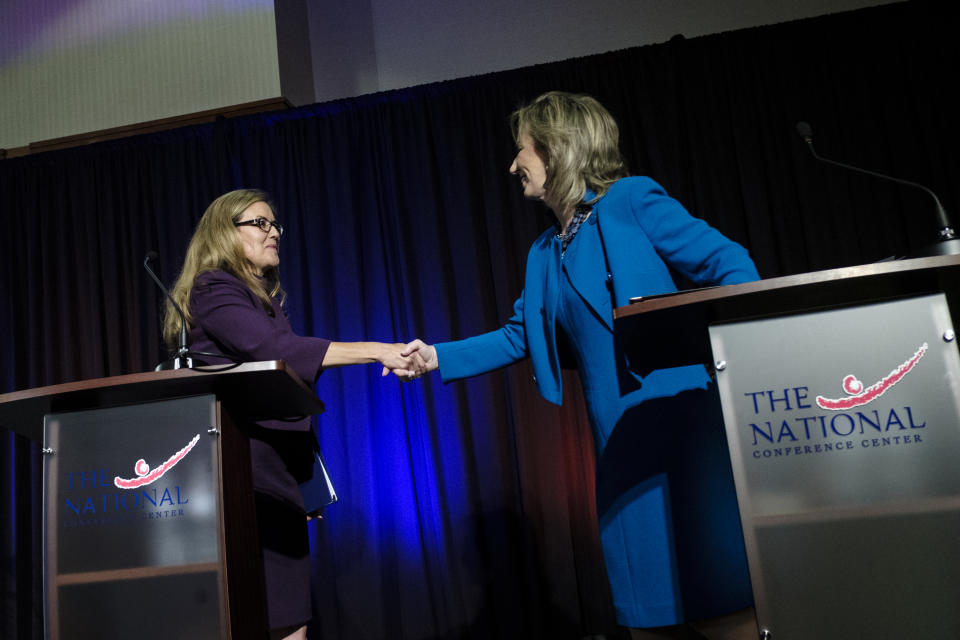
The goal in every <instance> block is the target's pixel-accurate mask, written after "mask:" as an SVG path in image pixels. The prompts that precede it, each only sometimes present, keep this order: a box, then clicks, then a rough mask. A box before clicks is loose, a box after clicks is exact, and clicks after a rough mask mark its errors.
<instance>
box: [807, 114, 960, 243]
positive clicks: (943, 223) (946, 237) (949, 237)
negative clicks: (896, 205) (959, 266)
mask: <svg viewBox="0 0 960 640" xmlns="http://www.w3.org/2000/svg"><path fill="white" fill-rule="evenodd" d="M797 133H798V134H800V137H801V138H803V141H804V142H806V143H807V148H809V149H810V153H811V154H813V157H814V158H816V159H817V160H819V161H820V162H825V163H827V164H832V165H834V166H837V167H843V168H844V169H849V170H851V171H857V172H859V173H865V174H867V175H868V176H873V177H875V178H882V179H883V180H890V181H892V182H896V183H898V184H905V185H907V186H910V187H916V188H917V189H923V190H924V191H926V192H927V193H928V194H930V197H931V198H933V202H934V206H935V210H934V211H935V214H936V216H937V226H938V230H937V240H938V242H939V243H944V244H942V245H940V246H937V245H934V246H933V247H927V248H925V249H924V250H922V251H921V254H922V255H942V254H947V253H960V250H958V249H960V248H958V247H956V246H954V245H956V244H957V242H958V240H957V236H956V234H955V233H954V231H953V227H952V226H951V224H950V218H949V216H947V211H946V209H944V208H943V205H942V204H940V198H938V197H937V194H935V193H934V192H933V191H931V190H930V189H928V188H927V187H925V186H923V185H922V184H917V183H916V182H910V181H909V180H901V179H900V178H894V177H892V176H888V175H884V174H882V173H877V172H876V171H870V170H869V169H861V168H860V167H854V166H853V165H849V164H844V163H843V162H837V161H836V160H830V159H829V158H823V157H821V156H820V155H819V154H818V153H817V150H816V149H814V147H813V128H812V127H811V126H810V124H809V123H807V122H803V121H800V122H798V123H797ZM947 241H950V242H949V243H948V242H947Z"/></svg>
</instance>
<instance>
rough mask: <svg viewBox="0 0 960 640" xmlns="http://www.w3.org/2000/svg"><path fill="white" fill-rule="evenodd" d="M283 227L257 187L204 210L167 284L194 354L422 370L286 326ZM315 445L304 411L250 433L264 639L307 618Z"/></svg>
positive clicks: (307, 371) (301, 634)
mask: <svg viewBox="0 0 960 640" xmlns="http://www.w3.org/2000/svg"><path fill="white" fill-rule="evenodd" d="M282 234H283V227H282V226H281V225H280V224H279V223H278V222H277V220H276V216H275V213H274V208H273V206H272V205H271V204H270V202H269V199H268V197H267V195H266V194H265V193H263V192H262V191H257V190H254V189H241V190H238V191H231V192H230V193H226V194H224V195H222V196H220V197H219V198H217V199H216V200H214V201H213V203H212V204H211V205H210V206H209V208H207V211H206V213H204V214H203V217H202V218H201V219H200V222H199V223H197V229H196V231H195V232H194V234H193V238H192V239H191V240H190V244H189V246H188V247H187V255H186V258H185V259H184V265H183V270H182V271H181V273H180V277H179V278H178V279H177V282H176V284H175V285H174V287H173V291H172V296H173V298H174V299H175V300H176V301H177V303H178V304H179V305H180V306H181V308H183V310H184V312H185V314H186V318H187V323H188V325H189V327H188V329H189V335H190V340H191V348H192V349H193V350H194V351H202V352H207V353H222V354H224V358H223V360H222V361H223V362H230V361H236V360H240V361H258V360H283V361H284V362H286V364H287V365H288V366H289V367H290V368H291V369H293V370H294V371H295V372H296V373H297V375H299V376H300V378H302V379H303V380H304V381H305V382H307V383H309V384H312V383H313V382H315V381H316V379H317V376H319V375H320V373H321V371H323V370H324V369H328V368H330V367H339V366H344V365H349V364H361V363H371V362H379V363H380V364H381V365H383V367H384V374H386V373H387V370H388V369H389V370H392V371H393V372H394V373H397V374H398V376H399V377H400V378H401V379H406V378H409V377H412V376H414V375H418V374H419V373H422V372H423V370H422V368H418V367H417V363H421V364H422V360H420V359H419V356H413V357H404V356H402V355H401V354H400V352H401V351H402V349H403V345H397V344H384V343H380V342H333V341H330V340H326V339H324V338H313V337H306V336H298V335H296V334H295V333H293V331H292V329H291V328H290V322H289V321H288V320H287V316H286V314H285V313H284V311H283V307H282V305H283V301H284V292H283V289H282V288H281V287H280V280H279V276H278V273H277V266H278V265H279V263H280V257H279V253H278V251H279V241H280V236H281V235H282ZM179 333H180V318H179V315H178V314H177V313H176V312H175V311H174V310H173V307H172V305H171V304H170V303H169V302H168V303H167V312H166V318H165V321H164V327H163V335H164V339H165V340H166V342H167V344H168V345H170V346H171V347H174V346H175V345H176V344H177V337H178V335H179ZM207 360H213V359H211V358H207ZM315 447H316V439H315V436H314V434H313V431H312V430H311V428H310V419H309V418H304V419H302V420H299V421H296V422H283V421H263V422H260V423H258V424H257V425H256V426H255V427H253V429H252V431H251V433H250V457H251V466H252V471H253V488H254V495H255V498H256V505H257V521H258V533H259V539H260V546H261V549H262V552H263V567H264V575H265V579H266V589H267V613H268V620H269V626H270V637H271V639H274V638H276V639H279V638H293V639H297V638H300V639H305V638H306V629H307V627H306V623H307V622H308V621H309V619H310V617H311V607H310V559H309V544H308V540H307V519H306V514H305V510H304V503H303V498H302V497H301V494H300V490H299V483H301V482H304V481H306V480H308V479H309V478H310V475H311V473H312V469H313V461H314V450H315Z"/></svg>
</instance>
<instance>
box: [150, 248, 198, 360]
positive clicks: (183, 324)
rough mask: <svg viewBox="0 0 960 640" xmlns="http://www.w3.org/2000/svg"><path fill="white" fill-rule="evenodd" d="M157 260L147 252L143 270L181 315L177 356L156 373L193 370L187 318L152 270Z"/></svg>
mask: <svg viewBox="0 0 960 640" xmlns="http://www.w3.org/2000/svg"><path fill="white" fill-rule="evenodd" d="M156 259H157V254H156V253H155V252H153V251H149V252H147V255H146V257H145V258H144V259H143V268H144V269H146V270H147V273H149V274H150V277H151V278H153V281H154V282H156V283H157V286H158V287H160V290H161V291H163V293H164V294H165V295H166V296H167V299H168V300H170V303H171V304H172V305H173V308H174V309H175V310H176V311H177V313H178V314H179V315H180V338H179V341H178V345H177V351H176V354H175V355H174V356H173V357H172V358H170V359H169V360H164V361H163V362H161V363H160V364H158V365H157V366H156V368H155V369H154V371H168V370H170V369H192V368H193V366H194V364H193V358H191V357H190V353H191V352H190V348H189V347H188V346H187V317H186V316H185V315H184V313H183V309H181V308H180V305H178V304H177V301H176V300H174V299H173V296H172V295H170V292H169V291H168V290H167V288H166V287H165V286H163V283H162V282H160V278H158V277H157V274H155V273H154V272H153V269H151V268H150V263H151V262H153V261H154V260H156ZM197 364H206V363H204V362H199V361H198V362H197Z"/></svg>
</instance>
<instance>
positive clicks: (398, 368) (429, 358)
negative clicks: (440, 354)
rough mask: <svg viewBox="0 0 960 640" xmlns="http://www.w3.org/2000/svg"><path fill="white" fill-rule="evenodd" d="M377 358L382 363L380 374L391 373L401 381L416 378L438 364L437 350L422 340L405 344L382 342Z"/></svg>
mask: <svg viewBox="0 0 960 640" xmlns="http://www.w3.org/2000/svg"><path fill="white" fill-rule="evenodd" d="M377 359H378V360H379V362H380V364H382V365H383V371H382V372H381V375H384V376H385V375H387V374H389V373H393V374H394V375H395V376H397V378H399V379H400V380H401V381H403V382H409V381H410V380H416V379H417V378H419V377H420V376H422V375H423V374H425V373H429V372H431V371H433V370H434V369H436V368H437V367H438V366H439V363H438V362H437V350H436V349H435V348H434V347H433V346H432V345H429V344H426V343H425V342H424V341H423V340H414V341H413V342H409V343H407V344H403V343H396V344H384V345H383V352H382V353H381V356H380V357H379V358H377Z"/></svg>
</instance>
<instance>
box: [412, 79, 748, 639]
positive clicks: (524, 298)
mask: <svg viewBox="0 0 960 640" xmlns="http://www.w3.org/2000/svg"><path fill="white" fill-rule="evenodd" d="M511 127H512V130H513V135H514V138H515V140H516V143H517V147H518V151H517V155H516V157H515V158H514V160H513V164H512V165H511V166H510V173H512V174H513V175H515V176H517V177H518V178H519V179H520V183H521V185H522V187H523V193H524V196H526V197H527V198H531V199H535V200H540V201H542V202H543V203H544V204H545V205H546V206H547V207H549V208H550V209H551V210H552V211H553V213H554V215H555V216H556V225H555V228H553V229H549V230H547V231H545V232H544V233H543V234H542V235H541V236H540V237H539V238H537V240H536V241H535V242H534V243H533V246H532V247H531V249H530V253H529V256H528V258H527V269H526V280H525V286H524V290H523V293H522V294H521V295H520V298H519V299H518V300H517V301H516V303H515V304H514V313H513V316H512V317H511V318H510V319H509V320H508V321H507V323H506V324H505V325H504V326H503V327H502V328H500V329H498V330H496V331H492V332H490V333H486V334H483V335H479V336H476V337H473V338H468V339H466V340H458V341H455V342H447V343H441V344H435V345H432V346H430V345H427V344H425V343H423V342H421V341H419V340H417V341H414V342H412V343H410V345H408V350H407V352H405V353H404V355H407V354H408V353H412V352H414V351H419V353H420V355H421V356H422V357H423V358H424V360H425V361H426V364H427V368H428V369H429V370H433V369H437V368H439V369H440V374H441V376H442V378H443V380H444V382H449V381H451V380H457V379H461V378H466V377H469V376H474V375H477V374H480V373H485V372H488V371H492V370H494V369H498V368H500V367H503V366H505V365H508V364H511V363H513V362H517V361H518V360H521V359H523V358H527V357H529V358H530V359H531V360H532V363H533V369H534V374H535V380H536V384H537V387H538V389H539V391H540V394H541V395H542V396H543V397H544V398H546V399H547V400H549V401H550V402H553V403H555V404H560V402H561V398H562V391H561V376H560V359H559V355H558V346H559V345H560V344H562V343H566V344H567V345H568V347H569V349H570V351H571V352H572V353H573V356H574V358H575V359H576V362H577V365H578V369H579V372H580V379H581V381H582V384H583V393H584V397H585V399H586V404H587V412H588V414H589V417H590V423H591V425H592V428H593V434H594V439H595V451H596V453H597V456H598V458H599V459H598V461H597V506H598V515H599V518H600V523H599V524H600V537H601V543H602V546H603V553H604V558H605V561H606V568H607V574H608V577H609V579H610V585H611V588H612V592H613V597H614V605H615V607H616V611H617V619H618V621H619V622H620V623H621V624H623V625H624V626H627V627H630V628H631V634H632V636H633V637H634V638H689V637H701V638H702V637H708V638H741V637H742V638H756V626H755V622H754V620H753V615H752V610H751V609H749V607H750V606H751V604H752V598H751V593H750V586H749V580H748V575H747V568H746V559H745V554H744V549H743V538H742V533H741V530H740V522H739V516H738V512H737V506H736V495H735V492H734V487H733V478H732V473H731V469H730V462H729V458H728V454H727V448H726V441H725V438H724V435H723V426H722V418H721V413H720V407H719V400H718V396H717V392H716V389H715V388H714V384H713V382H712V380H711V378H710V376H709V375H708V373H707V371H706V369H705V368H704V367H703V366H689V367H679V368H674V369H661V370H656V371H653V372H650V373H648V374H647V375H645V376H640V375H639V374H637V373H636V372H634V371H632V370H631V369H630V368H629V365H628V364H627V363H626V360H625V358H624V357H623V354H622V353H621V351H620V350H619V349H618V347H617V344H616V342H615V340H614V334H613V315H612V309H613V307H615V306H620V305H625V304H628V300H629V298H630V297H632V296H641V295H650V294H655V293H664V292H669V291H675V290H676V286H675V285H674V282H673V279H672V278H671V275H670V270H671V269H672V270H674V271H677V272H679V273H680V274H682V275H683V276H685V277H687V278H689V279H690V280H692V281H693V282H695V283H697V284H699V285H704V286H705V285H722V284H734V283H740V282H747V281H750V280H756V279H758V278H759V276H758V275H757V271H756V268H755V267H754V265H753V262H752V261H751V260H750V257H749V256H748V254H747V251H746V250H745V249H744V248H743V247H741V246H740V245H739V244H737V243H735V242H733V241H731V240H729V239H727V238H725V237H724V236H723V235H722V234H720V232H718V231H717V230H715V229H713V228H712V227H710V226H709V225H708V224H707V223H705V222H704V221H702V220H699V219H697V218H694V217H693V216H691V215H690V214H689V213H687V211H686V210H685V209H684V208H683V207H682V206H681V205H680V203H678V202H677V201H676V200H674V199H673V198H671V197H669V196H668V195H667V194H666V193H665V192H664V190H663V188H661V187H660V185H658V184H657V183H656V182H654V181H653V180H651V179H650V178H647V177H627V172H626V168H625V167H624V163H623V161H622V158H621V155H620V151H619V148H618V138H619V132H618V129H617V125H616V122H614V120H613V118H612V117H611V115H610V114H609V112H608V111H607V110H606V109H604V107H603V106H602V105H600V104H599V103H598V102H597V101H596V100H594V99H593V98H590V97H588V96H580V95H572V94H567V93H561V92H550V93H547V94H544V95H542V96H540V97H539V98H537V99H536V100H534V101H533V102H532V103H530V104H529V105H527V106H525V107H523V108H521V109H519V110H517V111H516V112H515V113H513V115H512V117H511ZM691 634H695V635H691Z"/></svg>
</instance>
